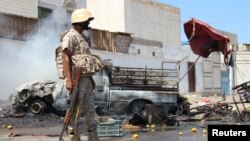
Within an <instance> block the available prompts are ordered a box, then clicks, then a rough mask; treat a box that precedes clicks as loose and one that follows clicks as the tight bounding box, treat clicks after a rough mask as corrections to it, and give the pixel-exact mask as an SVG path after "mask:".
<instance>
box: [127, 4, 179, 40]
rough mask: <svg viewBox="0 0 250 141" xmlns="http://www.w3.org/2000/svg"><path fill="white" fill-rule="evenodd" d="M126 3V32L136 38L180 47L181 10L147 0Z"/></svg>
mask: <svg viewBox="0 0 250 141" xmlns="http://www.w3.org/2000/svg"><path fill="white" fill-rule="evenodd" d="M148 1H150V0H148ZM124 2H125V32H128V33H132V36H135V37H140V38H144V39H149V40H154V41H162V42H164V43H169V44H173V45H180V38H181V37H180V33H181V32H180V9H179V8H176V7H173V6H169V5H165V4H164V5H163V4H160V3H157V2H152V3H151V2H147V1H145V0H144V1H141V0H124Z"/></svg>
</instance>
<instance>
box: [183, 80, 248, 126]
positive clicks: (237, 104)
mask: <svg viewBox="0 0 250 141" xmlns="http://www.w3.org/2000/svg"><path fill="white" fill-rule="evenodd" d="M232 90H235V93H234V94H233V95H232V102H227V101H224V100H225V99H223V101H218V102H217V103H209V104H205V105H201V106H196V107H193V108H190V110H189V112H188V114H187V115H188V118H187V119H186V120H223V121H235V122H249V121H250V108H249V107H247V104H248V106H249V104H250V81H247V82H244V83H242V84H240V85H237V86H235V87H233V88H232Z"/></svg>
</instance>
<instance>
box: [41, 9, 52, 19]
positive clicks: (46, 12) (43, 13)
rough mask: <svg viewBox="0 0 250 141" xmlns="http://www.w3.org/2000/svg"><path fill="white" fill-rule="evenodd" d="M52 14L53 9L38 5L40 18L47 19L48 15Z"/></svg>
mask: <svg viewBox="0 0 250 141" xmlns="http://www.w3.org/2000/svg"><path fill="white" fill-rule="evenodd" d="M50 14H52V9H49V8H44V7H38V18H39V19H45V18H47V17H48V16H50Z"/></svg>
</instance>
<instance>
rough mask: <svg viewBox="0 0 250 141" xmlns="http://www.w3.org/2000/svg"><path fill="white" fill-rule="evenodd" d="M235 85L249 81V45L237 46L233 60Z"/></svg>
mask: <svg viewBox="0 0 250 141" xmlns="http://www.w3.org/2000/svg"><path fill="white" fill-rule="evenodd" d="M235 65H236V67H235V85H239V84H241V83H243V82H246V81H250V71H249V70H250V45H249V44H239V49H238V50H237V51H236V60H235Z"/></svg>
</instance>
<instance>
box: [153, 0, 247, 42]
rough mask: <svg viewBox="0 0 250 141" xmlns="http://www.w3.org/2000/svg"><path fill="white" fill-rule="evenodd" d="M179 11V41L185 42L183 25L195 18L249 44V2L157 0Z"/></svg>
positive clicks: (242, 0)
mask: <svg viewBox="0 0 250 141" xmlns="http://www.w3.org/2000/svg"><path fill="white" fill-rule="evenodd" d="M157 1H159V2H161V3H165V4H168V5H171V6H174V7H177V8H180V11H181V40H182V41H187V38H186V36H185V34H184V29H183V23H184V22H186V21H188V20H190V19H191V18H196V19H198V20H200V21H203V22H205V23H207V24H209V25H210V26H212V27H213V28H216V29H219V30H223V31H226V32H230V33H235V34H237V36H238V43H250V35H249V34H250V8H249V7H250V1H249V0H237V1H236V0H157Z"/></svg>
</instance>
